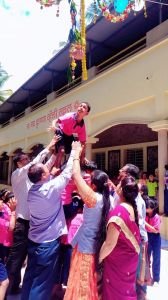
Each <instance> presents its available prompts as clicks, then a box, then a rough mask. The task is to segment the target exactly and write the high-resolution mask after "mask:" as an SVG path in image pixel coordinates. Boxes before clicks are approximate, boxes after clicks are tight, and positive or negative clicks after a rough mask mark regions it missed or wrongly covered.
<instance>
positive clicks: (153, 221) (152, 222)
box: [145, 214, 161, 232]
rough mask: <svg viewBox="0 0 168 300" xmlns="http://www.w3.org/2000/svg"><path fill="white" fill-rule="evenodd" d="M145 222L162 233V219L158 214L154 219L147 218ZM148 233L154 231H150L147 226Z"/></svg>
mask: <svg viewBox="0 0 168 300" xmlns="http://www.w3.org/2000/svg"><path fill="white" fill-rule="evenodd" d="M145 220H146V222H147V223H148V224H149V225H151V226H153V227H154V228H155V229H156V230H158V231H160V224H161V218H160V216H159V215H158V214H156V215H154V216H153V217H152V218H150V217H149V216H146V219H145ZM146 231H147V232H152V230H150V229H149V228H148V227H147V226H146Z"/></svg>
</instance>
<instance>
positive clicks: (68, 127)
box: [58, 112, 86, 143]
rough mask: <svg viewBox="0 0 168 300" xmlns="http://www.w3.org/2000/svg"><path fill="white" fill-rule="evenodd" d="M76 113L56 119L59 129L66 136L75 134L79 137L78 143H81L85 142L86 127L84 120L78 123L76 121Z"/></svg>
mask: <svg viewBox="0 0 168 300" xmlns="http://www.w3.org/2000/svg"><path fill="white" fill-rule="evenodd" d="M76 116H77V115H76V113H75V112H70V113H67V114H65V115H63V116H61V117H59V119H58V124H59V127H60V129H61V130H62V131H63V133H65V134H66V135H72V134H73V133H77V134H78V137H79V141H80V142H82V143H85V142H86V127H85V123H84V120H82V121H81V122H80V124H79V123H77V121H76Z"/></svg>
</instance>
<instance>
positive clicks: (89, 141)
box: [85, 137, 99, 160]
mask: <svg viewBox="0 0 168 300" xmlns="http://www.w3.org/2000/svg"><path fill="white" fill-rule="evenodd" d="M98 140H99V139H98V138H94V137H88V138H87V141H86V148H85V156H86V158H87V159H88V160H92V144H95V143H96V142H97V141H98Z"/></svg>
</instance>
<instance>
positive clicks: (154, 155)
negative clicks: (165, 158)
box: [147, 146, 158, 175]
mask: <svg viewBox="0 0 168 300" xmlns="http://www.w3.org/2000/svg"><path fill="white" fill-rule="evenodd" d="M157 167H158V146H153V147H147V170H148V174H153V175H154V174H155V169H156V168H157Z"/></svg>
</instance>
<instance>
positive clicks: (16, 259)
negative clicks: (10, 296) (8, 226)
mask: <svg viewBox="0 0 168 300" xmlns="http://www.w3.org/2000/svg"><path fill="white" fill-rule="evenodd" d="M28 230H29V221H27V220H24V219H21V218H18V219H17V221H16V226H15V229H14V236H13V246H12V247H11V249H10V252H9V257H8V259H7V264H6V268H7V272H8V277H9V293H10V292H15V291H16V290H17V289H18V288H19V284H20V281H21V268H22V265H23V263H24V261H25V259H26V256H27V246H28Z"/></svg>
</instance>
